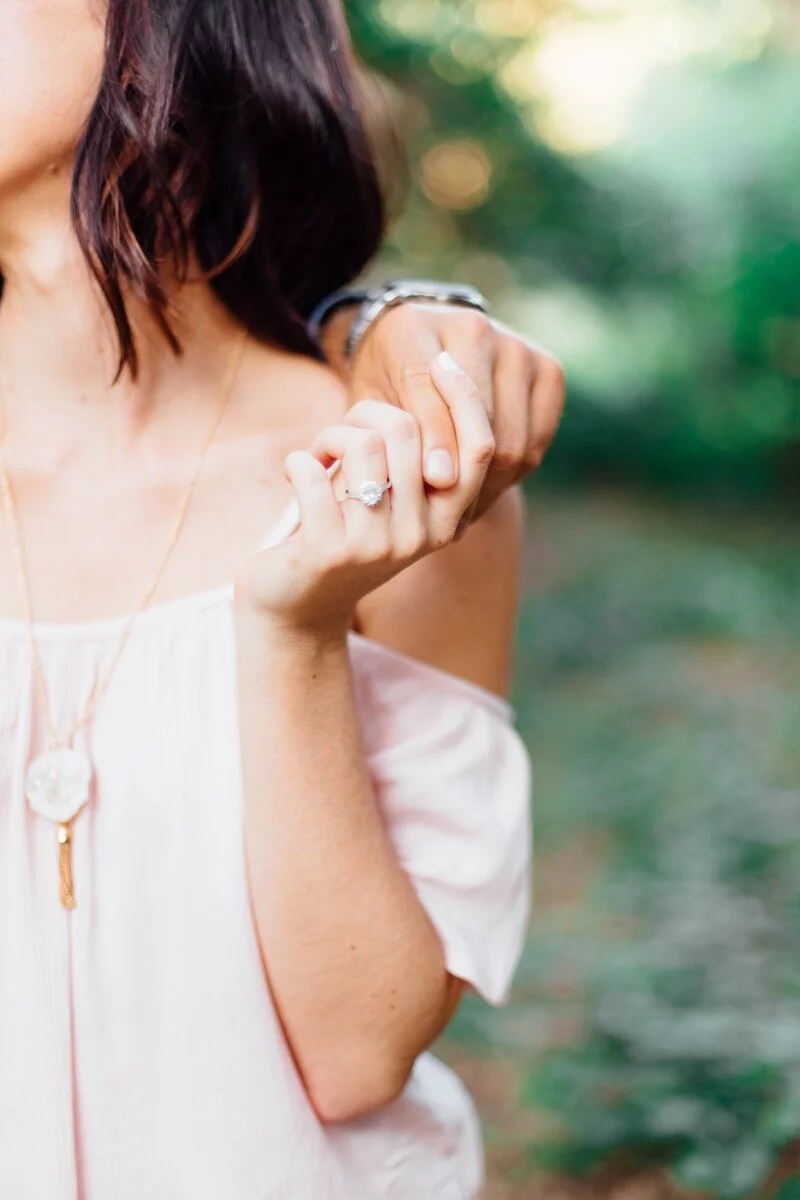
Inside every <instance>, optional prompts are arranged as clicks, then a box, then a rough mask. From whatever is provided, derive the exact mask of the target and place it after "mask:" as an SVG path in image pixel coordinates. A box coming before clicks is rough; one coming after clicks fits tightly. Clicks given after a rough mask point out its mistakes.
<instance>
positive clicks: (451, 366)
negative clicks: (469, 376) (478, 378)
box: [439, 350, 464, 375]
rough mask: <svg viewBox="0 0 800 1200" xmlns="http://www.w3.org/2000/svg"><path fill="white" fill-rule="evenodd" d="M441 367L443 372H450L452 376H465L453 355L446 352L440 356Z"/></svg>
mask: <svg viewBox="0 0 800 1200" xmlns="http://www.w3.org/2000/svg"><path fill="white" fill-rule="evenodd" d="M439 366H440V367H441V368H442V370H443V371H449V372H450V374H451V375H463V374H464V372H463V371H462V370H461V367H460V366H459V365H458V363H457V362H456V360H455V359H454V358H453V356H452V354H448V353H447V351H446V350H443V351H442V353H441V354H440V355H439Z"/></svg>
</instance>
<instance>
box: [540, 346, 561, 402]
mask: <svg viewBox="0 0 800 1200" xmlns="http://www.w3.org/2000/svg"><path fill="white" fill-rule="evenodd" d="M538 373H539V379H540V380H541V382H542V383H543V384H544V385H545V386H546V387H547V388H549V389H551V390H552V391H553V392H555V393H556V394H558V395H559V396H563V395H564V394H565V392H566V389H567V376H566V372H565V371H564V367H563V366H562V364H561V363H560V362H559V361H558V359H557V358H553V356H552V355H551V354H542V355H540V357H539V362H538Z"/></svg>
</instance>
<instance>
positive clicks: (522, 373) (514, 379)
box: [471, 337, 536, 520]
mask: <svg viewBox="0 0 800 1200" xmlns="http://www.w3.org/2000/svg"><path fill="white" fill-rule="evenodd" d="M535 381H536V357H535V355H534V353H533V351H532V350H531V348H530V347H529V346H528V345H526V343H525V342H523V341H521V340H520V339H519V338H516V337H514V338H508V339H506V338H502V339H501V340H500V341H499V349H498V353H497V355H496V358H495V365H494V396H495V411H494V421H493V425H492V431H493V433H494V440H495V454H494V459H493V460H492V463H491V466H490V468H489V470H488V471H487V473H486V480H485V482H484V486H483V488H482V490H481V494H480V497H479V498H478V502H477V504H476V505H475V508H474V510H473V512H472V514H471V517H472V519H473V520H474V519H476V518H477V517H479V516H482V515H483V513H485V512H486V511H487V510H488V509H489V508H491V506H492V505H493V504H494V502H495V501H496V500H497V499H498V497H499V496H501V495H502V494H503V492H505V491H507V490H508V489H509V488H511V487H513V486H514V484H515V483H517V482H518V481H519V480H520V479H521V478H522V477H523V476H524V475H526V474H527V473H528V470H529V468H527V467H526V465H525V463H526V456H527V454H528V448H529V444H530V440H531V430H532V423H533V405H532V403H531V397H532V391H533V387H534V384H535Z"/></svg>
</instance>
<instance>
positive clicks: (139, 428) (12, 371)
mask: <svg viewBox="0 0 800 1200" xmlns="http://www.w3.org/2000/svg"><path fill="white" fill-rule="evenodd" d="M58 183H59V181H54V183H53V187H54V190H55V191H56V193H58V191H59V187H58ZM60 191H61V195H60V196H59V197H58V199H59V201H60V202H59V203H58V204H57V205H56V204H50V205H49V206H44V205H42V204H38V203H36V202H31V203H29V205H28V206H27V208H26V215H25V220H24V222H18V223H17V224H16V225H8V224H6V223H5V217H6V216H7V213H6V212H4V213H3V214H2V218H3V224H0V275H2V277H3V279H4V287H3V296H2V302H1V303H0V386H1V387H2V391H3V396H4V401H5V409H6V432H7V435H8V438H9V440H12V438H13V441H14V444H15V445H16V446H17V447H18V448H19V453H20V454H22V453H23V449H22V448H23V447H26V446H30V445H32V443H33V440H34V439H36V442H37V445H38V448H39V452H40V456H41V453H42V452H44V453H45V454H50V455H53V456H55V457H56V458H60V457H63V456H65V455H66V456H67V457H69V458H70V459H74V457H75V454H76V453H77V452H78V447H80V448H81V450H82V453H83V454H84V457H85V459H87V460H88V459H89V458H90V457H91V456H92V455H94V456H95V457H97V455H98V454H99V455H100V456H101V457H102V460H103V461H104V463H105V464H106V465H108V464H109V461H110V460H113V459H117V458H119V457H120V456H122V455H124V454H126V453H127V452H129V450H130V447H131V442H132V441H134V440H137V439H141V438H142V437H143V436H144V435H145V433H150V434H152V433H153V432H154V431H155V430H156V429H157V428H158V429H160V430H161V433H162V434H164V435H166V431H167V429H168V428H169V427H172V428H173V429H178V428H179V426H180V425H181V423H184V425H185V421H186V418H187V410H188V409H190V408H191V409H192V410H194V412H195V413H196V410H197V408H198V407H200V408H203V407H208V406H210V405H212V404H214V403H216V399H217V395H216V393H215V392H214V388H213V383H214V381H215V380H217V379H218V378H220V377H221V375H222V373H223V371H224V362H225V356H226V354H228V353H229V350H230V346H231V343H232V339H233V337H235V324H234V322H233V320H232V318H230V317H229V316H228V314H227V313H226V312H225V310H224V309H223V308H222V306H221V305H220V304H219V303H218V301H217V300H216V298H215V297H214V295H213V293H212V291H211V289H210V288H209V287H208V286H207V285H206V284H193V285H185V286H183V287H181V288H176V290H175V294H174V297H172V299H173V306H174V312H175V317H174V326H175V331H176V333H177V335H178V337H179V340H180V342H181V345H182V348H183V353H182V354H181V355H180V356H177V357H176V356H175V354H174V353H173V352H172V350H171V349H170V347H169V346H168V345H167V343H166V341H165V340H164V337H163V335H162V334H161V333H160V332H159V331H158V330H157V329H156V327H155V323H154V322H153V320H152V319H151V318H150V316H149V314H148V313H147V311H146V310H145V309H144V308H143V306H142V305H140V304H137V303H135V302H131V304H130V306H129V311H130V316H131V321H132V325H133V328H134V333H135V336H136V344H137V351H138V357H139V369H138V374H137V378H136V379H135V380H134V379H133V378H132V377H131V375H130V373H129V372H128V371H125V372H123V374H122V375H121V376H120V378H119V379H118V380H117V381H116V382H114V380H115V376H116V374H117V365H118V358H119V346H118V342H117V336H116V329H115V327H114V323H113V321H112V319H111V315H110V313H109V311H108V308H107V306H106V304H105V302H104V300H103V297H102V295H101V292H100V289H99V287H98V285H97V282H96V281H95V280H94V278H93V276H92V274H91V271H90V269H89V267H88V265H87V263H86V261H85V259H84V257H83V254H82V252H81V250H80V247H79V244H78V241H77V238H76V236H75V233H74V231H73V229H72V225H71V222H70V219H69V211H68V185H64V184H63V182H62V183H61V187H60ZM65 193H66V194H65ZM51 199H52V197H51ZM4 226H5V227H4ZM204 400H205V405H204V404H203V401H204ZM200 415H201V417H202V416H203V415H204V414H203V413H202V412H201V414H200ZM194 419H195V420H197V419H198V418H197V416H195V417H194Z"/></svg>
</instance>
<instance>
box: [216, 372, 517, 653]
mask: <svg viewBox="0 0 800 1200" xmlns="http://www.w3.org/2000/svg"><path fill="white" fill-rule="evenodd" d="M434 372H435V376H436V384H437V387H438V389H439V391H440V393H441V395H442V396H443V398H444V400H445V403H446V404H447V407H448V409H449V412H450V416H451V419H452V422H453V428H454V430H455V435H456V439H457V444H458V456H459V477H458V481H457V483H456V484H455V486H454V487H452V488H450V489H449V490H446V491H440V490H433V489H430V488H428V487H426V485H425V481H424V478H423V467H422V462H423V451H422V434H421V430H420V425H419V422H418V421H417V420H416V418H415V417H413V416H412V415H411V414H410V413H408V412H404V411H402V410H401V409H398V408H395V407H393V406H391V405H386V404H382V403H379V402H377V401H370V400H365V401H362V402H361V403H359V404H356V405H355V406H354V407H353V408H351V409H350V411H349V412H348V414H347V417H346V418H345V420H344V421H343V422H342V423H341V424H338V425H332V426H329V427H328V428H327V429H325V430H323V432H322V433H321V434H320V435H319V436H318V437H317V439H316V441H315V442H314V445H313V446H312V447H311V449H310V450H309V451H300V452H297V453H294V454H290V455H289V457H288V459H287V460H286V474H287V477H288V479H289V481H290V483H291V484H292V487H293V489H294V492H295V495H296V499H297V504H298V507H299V510H300V519H301V525H300V528H299V530H298V532H297V533H296V534H295V535H294V536H293V537H292V538H290V539H289V540H288V541H287V542H285V543H283V544H282V545H280V546H277V547H275V548H273V549H270V550H266V551H264V552H263V553H261V554H259V555H258V556H257V557H256V558H255V559H254V560H252V562H250V563H249V564H248V565H247V567H246V569H245V571H244V572H243V575H242V577H241V578H240V580H239V585H238V594H239V597H240V599H241V598H244V599H245V600H246V603H247V604H248V606H249V607H250V608H251V609H255V610H257V611H259V612H261V613H262V614H263V615H264V616H266V617H268V618H269V619H270V621H271V622H272V623H273V624H274V625H276V626H280V627H282V628H285V629H286V630H289V631H294V632H300V633H306V634H312V635H314V636H323V637H327V636H334V637H340V636H343V635H344V634H346V632H347V631H348V630H349V629H350V628H351V627H352V624H353V618H354V614H355V610H356V606H357V605H358V603H359V602H360V601H361V600H362V599H363V598H364V597H365V596H366V595H368V594H369V593H370V592H372V591H374V590H375V589H376V588H378V587H380V586H381V585H382V584H384V583H387V582H388V581H389V580H390V579H392V578H393V577H394V576H395V575H398V574H399V573H400V572H401V571H403V570H405V568H406V567H408V566H410V565H411V564H412V563H414V562H416V561H418V560H419V559H421V558H424V557H425V556H426V555H427V554H430V553H432V552H433V551H435V550H439V549H441V548H442V547H444V546H446V545H448V544H449V543H450V542H452V541H453V540H454V538H455V537H456V536H457V534H458V532H459V528H460V526H461V523H462V520H463V519H464V517H465V515H466V514H468V513H469V512H470V511H471V509H472V508H473V506H474V504H475V501H476V499H477V497H478V495H479V494H480V491H481V488H482V486H483V482H484V478H485V476H486V472H487V470H488V468H489V465H490V464H491V462H492V460H493V458H494V453H495V442H494V437H493V435H492V430H491V425H490V423H489V418H488V416H487V413H486V409H485V406H484V404H483V401H482V399H481V397H480V395H479V392H478V389H477V388H476V386H475V384H474V383H473V382H472V380H471V379H470V378H469V376H467V375H466V374H465V373H464V372H463V371H461V370H458V369H457V367H456V364H455V363H453V361H452V360H449V361H448V359H447V358H446V357H445V358H444V359H443V360H440V361H439V362H437V363H436V365H435V367H434ZM337 460H340V461H341V463H342V470H341V473H340V476H339V478H337V479H336V480H332V479H331V478H330V477H329V475H328V472H327V470H326V468H327V467H328V466H329V465H330V464H331V463H333V462H335V461H337ZM389 481H390V482H391V485H392V486H391V490H390V491H388V492H387V493H386V494H385V495H384V496H383V498H382V499H381V500H380V502H379V503H378V504H377V505H376V506H375V507H373V508H368V507H367V506H366V505H364V504H363V503H361V502H360V501H358V500H356V499H352V498H348V497H347V496H346V495H345V489H346V490H347V492H349V493H351V494H352V495H357V494H358V492H359V489H360V488H361V486H362V484H364V483H366V482H374V483H378V484H384V483H387V482H389Z"/></svg>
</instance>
